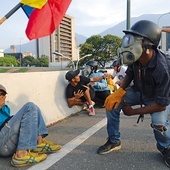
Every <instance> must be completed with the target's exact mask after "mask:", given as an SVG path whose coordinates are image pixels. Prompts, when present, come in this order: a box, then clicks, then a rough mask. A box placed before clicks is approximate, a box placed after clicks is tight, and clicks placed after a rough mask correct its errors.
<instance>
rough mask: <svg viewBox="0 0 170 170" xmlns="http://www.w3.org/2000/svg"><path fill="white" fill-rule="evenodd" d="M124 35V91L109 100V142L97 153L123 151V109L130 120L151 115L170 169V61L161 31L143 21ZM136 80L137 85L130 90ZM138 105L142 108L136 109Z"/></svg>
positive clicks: (121, 55) (158, 145) (154, 131)
mask: <svg viewBox="0 0 170 170" xmlns="http://www.w3.org/2000/svg"><path fill="white" fill-rule="evenodd" d="M123 32H124V33H125V36H124V37H123V39H122V46H121V48H120V49H119V50H118V51H119V52H118V54H119V57H120V58H121V60H122V62H123V64H126V65H128V68H127V70H126V76H125V78H124V80H123V82H122V83H121V86H120V88H119V89H118V90H117V91H116V92H115V93H113V94H111V95H109V96H108V97H107V98H106V100H105V107H106V115H107V119H108V121H107V132H108V140H107V142H106V143H105V144H104V145H103V146H101V147H99V148H98V150H97V153H98V154H107V153H109V152H111V151H114V150H119V149H121V140H120V129H119V122H120V111H121V109H122V110H123V112H124V114H125V115H127V116H133V115H139V119H140V118H143V115H144V114H150V115H151V127H152V128H153V133H154V136H155V140H156V142H157V149H158V150H159V151H160V152H161V153H162V155H163V156H164V159H165V163H166V165H167V166H168V167H170V127H169V121H168V115H169V113H170V59H168V58H167V57H166V56H165V54H163V53H162V52H161V51H159V50H158V49H157V46H158V44H159V41H160V38H161V29H160V28H159V27H158V25H156V24H155V23H153V22H151V21H148V20H141V21H139V22H137V23H135V24H134V25H133V26H132V27H131V29H130V30H126V31H123ZM132 80H134V85H133V86H132V87H131V86H128V85H129V84H130V82H131V81H132ZM134 105H140V106H141V107H139V108H135V109H134V108H132V107H131V106H134ZM139 119H138V121H139Z"/></svg>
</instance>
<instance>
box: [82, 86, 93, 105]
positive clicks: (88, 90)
mask: <svg viewBox="0 0 170 170" xmlns="http://www.w3.org/2000/svg"><path fill="white" fill-rule="evenodd" d="M84 98H85V99H86V101H87V102H88V103H89V105H92V100H91V96H90V88H89V87H88V88H87V90H86V91H85V92H84Z"/></svg>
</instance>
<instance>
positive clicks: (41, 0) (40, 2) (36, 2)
mask: <svg viewBox="0 0 170 170" xmlns="http://www.w3.org/2000/svg"><path fill="white" fill-rule="evenodd" d="M20 3H22V4H24V5H28V6H31V7H34V8H38V9H41V8H42V7H43V6H44V5H45V4H46V3H47V0H21V2H20Z"/></svg>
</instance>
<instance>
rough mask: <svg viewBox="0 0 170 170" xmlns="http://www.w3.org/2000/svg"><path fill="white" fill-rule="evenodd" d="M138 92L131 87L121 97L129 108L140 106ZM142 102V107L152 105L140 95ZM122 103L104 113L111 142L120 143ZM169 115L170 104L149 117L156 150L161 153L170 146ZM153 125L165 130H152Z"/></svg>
mask: <svg viewBox="0 0 170 170" xmlns="http://www.w3.org/2000/svg"><path fill="white" fill-rule="evenodd" d="M140 98H141V96H140V92H134V91H133V89H132V88H131V87H128V88H127V89H126V95H125V96H124V97H123V100H125V101H126V103H127V104H128V105H130V106H134V105H139V104H140ZM123 100H122V101H123ZM142 102H143V104H144V105H150V104H152V103H154V101H153V100H152V99H148V98H147V97H146V96H145V95H142ZM123 106H124V103H123V102H121V103H120V105H119V107H118V108H117V109H113V110H112V111H106V116H107V132H108V136H109V139H110V140H111V142H116V141H120V130H119V123H120V111H121V109H122V108H123ZM169 113H170V104H169V105H168V106H167V107H166V110H165V111H162V112H155V113H152V114H150V115H151V127H153V132H154V136H155V139H156V141H157V148H158V150H159V151H160V152H162V151H163V150H164V149H165V148H167V147H168V146H169V145H170V127H169V121H168V115H169ZM154 125H163V126H164V127H165V128H166V130H165V131H163V132H161V131H159V130H157V129H155V128H154Z"/></svg>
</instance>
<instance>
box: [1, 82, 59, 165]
mask: <svg viewBox="0 0 170 170" xmlns="http://www.w3.org/2000/svg"><path fill="white" fill-rule="evenodd" d="M6 94H7V91H6V88H5V87H4V86H2V85H0V156H11V155H13V156H12V161H11V164H12V165H13V166H15V167H22V166H27V165H33V164H35V163H38V162H41V161H43V160H45V159H46V158H47V155H46V153H52V152H55V151H57V150H59V149H61V146H60V145H55V144H53V143H52V142H50V141H46V140H44V139H43V138H44V137H46V136H47V135H48V131H47V128H46V125H45V122H44V119H43V117H42V114H41V111H40V109H39V107H38V106H36V105H35V104H34V103H32V102H29V103H26V104H25V105H24V106H23V107H22V108H21V109H20V110H19V111H18V112H17V113H16V114H15V115H14V116H11V115H10V108H9V107H8V106H7V105H6V104H5V99H6Z"/></svg>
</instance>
